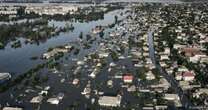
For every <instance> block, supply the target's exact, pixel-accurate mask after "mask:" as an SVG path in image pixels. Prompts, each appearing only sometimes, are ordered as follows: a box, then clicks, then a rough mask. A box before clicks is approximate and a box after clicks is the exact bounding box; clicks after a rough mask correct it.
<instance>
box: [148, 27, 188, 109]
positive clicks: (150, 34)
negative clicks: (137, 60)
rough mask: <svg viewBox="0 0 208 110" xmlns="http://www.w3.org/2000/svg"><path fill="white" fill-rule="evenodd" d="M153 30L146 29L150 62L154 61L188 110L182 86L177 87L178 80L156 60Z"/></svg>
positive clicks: (186, 98)
mask: <svg viewBox="0 0 208 110" xmlns="http://www.w3.org/2000/svg"><path fill="white" fill-rule="evenodd" d="M154 30H155V29H154V28H151V29H149V31H148V43H149V54H150V58H151V60H152V63H154V65H155V67H156V68H157V69H158V70H159V71H160V74H161V75H162V76H163V77H164V78H165V79H166V80H167V81H168V82H169V83H170V84H171V86H172V87H173V88H174V90H175V91H176V93H177V94H178V95H179V97H180V101H181V103H182V106H183V107H184V109H185V110H188V109H190V106H191V102H190V100H189V99H188V97H187V96H186V95H185V94H184V92H183V90H182V88H181V87H179V85H178V82H177V81H176V80H175V78H174V77H173V76H172V75H168V73H167V71H166V70H165V69H164V68H162V67H161V65H160V64H159V61H157V59H156V57H155V48H154V41H153V33H154Z"/></svg>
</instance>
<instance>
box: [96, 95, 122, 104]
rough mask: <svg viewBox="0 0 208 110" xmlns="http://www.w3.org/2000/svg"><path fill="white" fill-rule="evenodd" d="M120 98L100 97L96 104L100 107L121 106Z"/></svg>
mask: <svg viewBox="0 0 208 110" xmlns="http://www.w3.org/2000/svg"><path fill="white" fill-rule="evenodd" d="M121 98H122V97H121V96H120V95H118V96H102V97H100V98H99V100H98V103H99V105H101V106H109V107H118V106H120V104H121Z"/></svg>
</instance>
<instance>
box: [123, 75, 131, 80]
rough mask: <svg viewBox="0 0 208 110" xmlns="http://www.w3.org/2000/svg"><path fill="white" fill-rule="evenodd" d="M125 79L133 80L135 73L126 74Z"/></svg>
mask: <svg viewBox="0 0 208 110" xmlns="http://www.w3.org/2000/svg"><path fill="white" fill-rule="evenodd" d="M123 80H133V75H129V74H128V75H124V76H123Z"/></svg>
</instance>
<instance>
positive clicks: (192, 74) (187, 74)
mask: <svg viewBox="0 0 208 110" xmlns="http://www.w3.org/2000/svg"><path fill="white" fill-rule="evenodd" d="M194 76H195V75H194V73H193V72H189V71H187V72H184V73H183V77H194Z"/></svg>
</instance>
